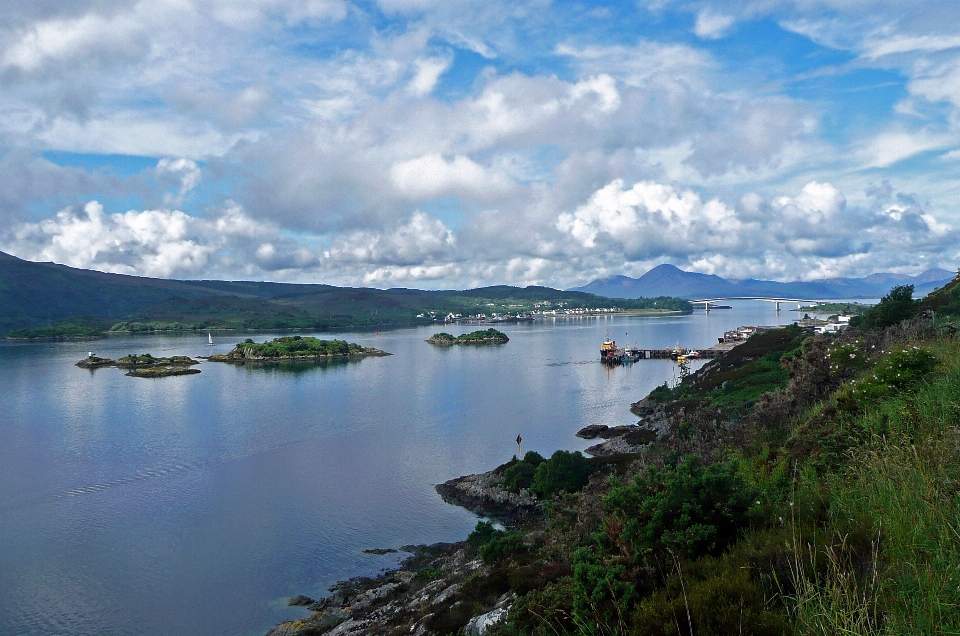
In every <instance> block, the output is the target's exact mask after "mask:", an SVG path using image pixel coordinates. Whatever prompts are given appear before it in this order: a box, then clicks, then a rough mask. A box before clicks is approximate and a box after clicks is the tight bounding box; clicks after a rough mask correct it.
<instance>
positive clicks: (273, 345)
mask: <svg viewBox="0 0 960 636" xmlns="http://www.w3.org/2000/svg"><path fill="white" fill-rule="evenodd" d="M388 355H390V354H389V353H386V352H385V351H381V350H380V349H374V348H373V347H362V346H360V345H358V344H356V343H354V342H347V341H346V340H320V339H318V338H314V337H312V336H282V337H280V338H274V339H273V340H271V341H269V342H260V343H257V342H254V341H253V340H252V339H250V338H247V339H246V340H245V341H244V342H241V343H239V344H238V345H237V346H236V347H234V348H233V349H232V350H231V351H230V352H229V353H227V354H224V355H212V356H210V357H209V358H208V360H210V361H211V362H233V363H239V364H243V363H245V362H282V361H288V360H329V359H346V358H365V357H371V356H388Z"/></svg>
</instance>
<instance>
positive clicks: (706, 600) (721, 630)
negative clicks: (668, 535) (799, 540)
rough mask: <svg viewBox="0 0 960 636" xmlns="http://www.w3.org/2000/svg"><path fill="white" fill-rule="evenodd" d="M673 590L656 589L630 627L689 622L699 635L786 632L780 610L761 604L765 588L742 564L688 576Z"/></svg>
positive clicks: (668, 629)
mask: <svg viewBox="0 0 960 636" xmlns="http://www.w3.org/2000/svg"><path fill="white" fill-rule="evenodd" d="M676 591H679V592H680V594H676V593H671V592H674V590H669V591H668V590H662V591H658V592H656V593H654V594H653V595H651V596H649V597H647V598H645V599H643V600H642V601H641V602H640V603H638V604H637V606H636V609H635V610H634V613H633V629H632V630H631V633H632V634H638V635H640V634H642V635H643V636H660V635H663V636H666V635H667V634H678V633H679V634H684V635H686V634H689V633H690V628H691V627H692V628H693V633H695V634H697V635H698V636H726V635H727V634H754V635H757V636H759V635H761V634H763V635H766V634H769V635H770V636H775V635H778V634H785V633H789V629H788V627H787V624H786V620H785V618H784V616H783V615H781V614H778V613H775V612H772V611H770V610H769V609H767V608H766V607H765V604H764V602H763V592H762V591H761V590H760V589H759V588H758V587H757V585H756V584H755V583H754V582H753V581H751V580H750V577H749V576H748V575H747V573H746V572H745V571H743V570H732V571H724V572H722V573H721V574H720V575H719V576H716V577H712V578H708V579H706V580H703V581H689V582H687V583H686V591H685V592H684V591H683V590H682V589H681V590H676ZM688 617H689V618H688Z"/></svg>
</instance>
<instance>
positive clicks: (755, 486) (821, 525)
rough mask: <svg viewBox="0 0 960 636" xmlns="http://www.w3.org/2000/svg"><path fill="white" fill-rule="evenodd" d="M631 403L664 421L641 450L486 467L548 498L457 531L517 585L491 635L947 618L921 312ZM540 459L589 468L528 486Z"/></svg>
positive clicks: (868, 627)
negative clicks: (662, 432) (512, 515)
mask: <svg viewBox="0 0 960 636" xmlns="http://www.w3.org/2000/svg"><path fill="white" fill-rule="evenodd" d="M898 297H902V294H899V293H894V294H893V295H892V298H893V300H896V299H897V298H898ZM944 306H946V305H944ZM734 353H735V354H736V355H733V354H734ZM647 402H648V403H654V404H657V405H658V407H657V408H659V409H660V413H661V416H662V417H664V418H666V421H667V422H668V423H669V434H668V435H667V437H666V439H665V440H663V441H659V442H656V443H654V444H651V445H650V447H649V449H648V450H647V451H646V452H645V453H644V454H643V455H640V456H634V457H632V458H629V460H623V461H617V462H608V463H607V464H605V465H604V467H603V469H602V470H601V469H600V467H599V464H595V463H593V462H595V461H596V460H586V459H584V458H582V457H580V458H579V460H573V461H571V459H572V458H573V457H574V456H575V455H576V454H573V453H566V454H555V455H554V456H553V457H551V458H550V459H549V460H545V459H544V458H543V457H541V456H539V455H537V454H535V453H527V455H525V456H524V458H523V459H522V460H517V459H516V458H515V459H514V460H513V461H512V462H511V463H510V464H508V465H507V467H506V468H505V470H504V471H503V472H502V477H503V484H504V486H505V487H506V488H508V489H510V490H513V491H514V492H516V491H519V490H520V489H521V488H530V489H531V490H533V491H537V492H538V495H539V496H540V498H541V500H542V501H545V502H547V503H546V504H545V518H544V519H543V520H541V521H540V522H534V523H531V524H529V525H527V526H526V527H525V528H514V529H506V530H502V531H498V530H496V529H495V528H493V527H492V526H490V525H489V524H484V523H481V524H478V526H477V528H476V529H475V531H474V532H473V533H472V534H471V536H470V540H469V544H470V545H471V546H473V547H474V548H475V549H476V550H477V553H478V554H480V555H481V557H482V558H483V559H484V561H485V562H486V563H487V564H488V566H489V567H490V568H491V570H490V574H489V576H488V577H487V578H486V579H485V583H484V584H485V585H487V586H490V587H492V588H493V590H494V591H495V592H496V593H497V594H502V593H503V592H506V591H508V590H513V591H514V592H515V593H516V594H517V595H518V600H517V602H516V603H515V604H514V605H513V607H512V609H511V611H510V616H509V620H508V622H507V623H505V624H501V625H498V626H496V627H494V628H492V630H491V632H490V633H491V634H494V635H500V636H504V635H512V636H519V635H530V636H548V635H557V634H577V635H584V636H586V635H600V634H603V635H614V634H616V635H621V634H623V635H627V634H630V635H637V636H640V635H647V634H658V635H664V636H665V635H667V634H671V635H684V636H688V635H689V636H692V635H693V634H697V635H721V634H724V635H725V634H763V635H767V634H769V635H773V634H811V635H813V634H817V635H834V634H836V635H839V634H864V635H866V634H881V633H882V634H891V635H893V634H904V635H906V634H952V633H958V631H960V610H958V608H960V574H958V572H960V499H958V498H957V490H956V484H957V483H960V464H958V463H957V462H956V461H955V458H956V456H957V454H958V453H960V409H958V408H957V405H958V404H960V340H958V339H957V338H956V337H955V336H952V335H947V334H944V333H940V332H938V331H937V329H936V328H935V326H934V325H933V323H932V322H931V320H930V319H929V317H928V316H925V315H917V316H914V317H913V318H910V319H908V320H906V321H904V322H900V323H897V324H894V325H891V326H889V327H887V328H885V329H881V328H873V329H870V330H865V329H861V330H860V331H859V332H854V331H851V332H848V333H844V334H840V335H834V336H811V335H808V334H806V333H804V332H802V331H800V330H795V329H780V330H775V331H769V332H764V333H760V334H757V335H755V336H754V337H752V338H751V339H750V340H749V341H747V342H746V343H744V344H743V345H741V347H738V348H737V349H734V351H733V352H731V355H730V356H729V357H726V358H721V359H718V360H717V361H715V362H712V363H710V364H708V365H705V366H704V367H703V369H702V370H701V371H700V372H698V373H696V374H693V375H691V376H689V377H688V378H686V379H685V380H684V381H683V382H681V383H680V384H679V385H678V386H677V387H675V388H670V387H666V386H664V387H659V388H657V389H656V390H655V391H654V392H652V393H651V395H650V396H648V400H647ZM561 453H562V452H561ZM548 466H552V467H554V468H560V467H565V468H564V470H563V471H562V472H563V473H564V475H565V479H566V478H569V477H570V476H571V475H577V474H578V473H577V470H576V469H575V468H574V466H586V467H588V468H592V469H593V470H592V471H591V472H592V475H591V473H590V472H588V473H587V474H588V476H589V477H588V478H587V479H583V476H582V474H579V477H578V480H577V481H576V483H569V485H567V486H566V487H564V486H562V485H561V483H562V480H560V479H557V478H553V479H551V480H550V482H551V484H553V486H552V487H550V488H541V489H538V488H537V487H536V486H535V484H537V481H538V479H540V478H542V479H546V478H547V476H548V475H551V474H552V473H551V471H550V470H549V469H548ZM584 484H586V485H584ZM558 494H559V496H557V495H558ZM459 626H462V622H461V623H460V624H459V625H458V624H454V623H451V629H450V630H449V631H450V632H453V631H455V630H456V629H457V628H458V627H459Z"/></svg>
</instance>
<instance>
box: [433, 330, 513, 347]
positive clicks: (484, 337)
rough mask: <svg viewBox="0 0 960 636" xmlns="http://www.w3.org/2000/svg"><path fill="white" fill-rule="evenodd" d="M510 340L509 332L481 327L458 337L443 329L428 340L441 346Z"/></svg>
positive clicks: (483, 343) (494, 342) (495, 342)
mask: <svg viewBox="0 0 960 636" xmlns="http://www.w3.org/2000/svg"><path fill="white" fill-rule="evenodd" d="M509 341H510V338H508V337H507V334H505V333H503V332H502V331H497V330H496V329H481V330H480V331H473V332H471V333H465V334H463V335H460V336H456V337H454V336H451V335H450V334H448V333H445V332H442V331H441V332H440V333H438V334H435V335H433V336H431V337H430V338H429V339H428V340H427V342H429V343H430V344H433V345H439V346H441V347H447V346H451V345H486V344H504V343H505V342H509Z"/></svg>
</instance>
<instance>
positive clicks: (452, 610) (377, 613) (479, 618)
mask: <svg viewBox="0 0 960 636" xmlns="http://www.w3.org/2000/svg"><path fill="white" fill-rule="evenodd" d="M401 550H402V551H404V552H409V553H411V555H410V556H409V557H407V558H406V559H404V560H403V561H402V562H401V563H400V566H399V567H398V568H396V569H393V570H389V571H387V572H384V573H383V574H381V575H380V576H377V577H376V578H369V577H355V578H352V579H348V580H346V581H339V582H337V583H335V584H334V585H331V586H330V587H329V588H328V591H329V592H330V596H327V597H325V598H322V599H320V600H314V599H311V598H309V597H306V596H296V597H294V598H292V599H290V601H289V604H290V605H302V606H305V607H306V608H307V609H309V610H312V611H313V612H314V613H313V614H312V615H310V616H308V617H306V618H303V619H300V620H296V621H289V622H286V623H282V624H280V625H278V626H277V627H275V628H274V629H272V630H270V632H269V633H268V634H267V636H308V635H309V636H313V635H317V634H326V635H327V636H361V635H363V634H398V635H399V634H414V635H415V636H428V635H430V634H443V633H446V632H445V631H444V628H445V625H446V624H447V622H448V620H449V618H450V617H451V616H462V615H463V614H464V612H465V611H466V612H467V613H468V614H470V615H471V617H470V619H469V620H468V621H467V623H466V627H465V628H464V633H465V634H468V635H470V636H482V635H483V634H485V633H486V631H487V628H488V627H490V626H492V625H494V624H496V623H497V622H499V621H500V620H502V619H503V618H505V617H506V616H507V613H508V612H509V610H510V607H511V605H512V604H513V601H514V600H515V596H514V595H513V594H512V593H507V594H504V595H501V596H499V597H498V598H497V599H495V601H494V602H493V603H492V606H491V607H490V608H489V609H487V610H486V611H482V612H479V613H477V614H476V615H472V612H473V609H472V608H473V607H475V606H476V601H468V600H467V599H465V598H464V596H465V595H469V594H465V593H466V592H467V590H466V589H465V588H469V587H470V584H471V582H472V581H476V580H482V579H483V578H484V577H485V576H488V575H489V574H490V569H491V568H490V566H489V565H486V564H485V563H484V562H483V560H481V559H480V558H478V557H477V556H476V554H475V551H473V550H471V549H470V547H469V546H468V545H467V543H466V542H465V541H460V542H457V543H436V544H433V545H422V546H404V547H402V548H401ZM372 551H379V550H372ZM470 596H472V595H470Z"/></svg>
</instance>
